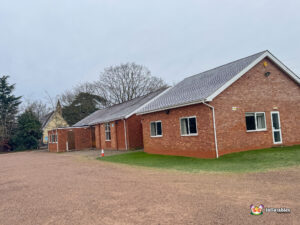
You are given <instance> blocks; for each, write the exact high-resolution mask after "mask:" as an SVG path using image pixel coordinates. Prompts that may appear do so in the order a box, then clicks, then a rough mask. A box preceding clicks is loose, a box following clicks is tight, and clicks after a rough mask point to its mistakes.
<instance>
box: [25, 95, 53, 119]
mask: <svg viewBox="0 0 300 225" xmlns="http://www.w3.org/2000/svg"><path fill="white" fill-rule="evenodd" d="M51 109H52V107H49V106H48V105H47V104H46V103H44V102H43V101H41V100H29V99H25V101H24V102H23V103H22V105H21V112H25V111H26V110H30V111H32V112H33V114H34V115H35V116H36V117H37V118H38V120H39V121H40V122H42V119H43V117H44V116H45V115H47V114H48V113H50V111H51Z"/></svg>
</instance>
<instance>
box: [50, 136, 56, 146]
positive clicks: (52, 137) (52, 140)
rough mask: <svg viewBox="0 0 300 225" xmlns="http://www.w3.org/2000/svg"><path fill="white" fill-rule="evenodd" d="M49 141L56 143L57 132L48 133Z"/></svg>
mask: <svg viewBox="0 0 300 225" xmlns="http://www.w3.org/2000/svg"><path fill="white" fill-rule="evenodd" d="M49 143H52V144H54V143H57V134H51V135H50V140H49Z"/></svg>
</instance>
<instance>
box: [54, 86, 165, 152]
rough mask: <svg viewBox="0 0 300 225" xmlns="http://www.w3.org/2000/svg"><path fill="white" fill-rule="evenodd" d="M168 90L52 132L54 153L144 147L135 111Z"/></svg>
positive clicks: (139, 120)
mask: <svg viewBox="0 0 300 225" xmlns="http://www.w3.org/2000/svg"><path fill="white" fill-rule="evenodd" d="M164 90H165V89H160V90H158V91H155V92H152V93H150V94H148V95H145V96H142V97H138V98H135V99H132V100H130V101H127V102H123V103H121V104H116V105H113V106H111V107H108V108H105V109H101V110H98V111H96V112H94V113H92V114H91V115H89V116H87V117H86V118H84V119H82V120H81V121H79V122H77V123H76V124H74V125H73V127H67V128H61V129H54V130H51V131H49V137H50V139H49V140H50V141H49V144H48V147H49V151H51V152H64V151H68V150H81V149H85V148H97V149H113V150H128V149H139V148H143V134H142V132H143V129H142V123H141V116H137V115H136V111H137V110H139V109H140V108H141V107H143V106H144V105H145V104H147V103H148V102H150V101H151V100H153V99H155V98H156V97H157V96H159V94H161V93H162V92H163V91H164Z"/></svg>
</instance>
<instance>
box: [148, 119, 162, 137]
mask: <svg viewBox="0 0 300 225" xmlns="http://www.w3.org/2000/svg"><path fill="white" fill-rule="evenodd" d="M150 128H151V137H161V136H162V126H161V121H155V122H151V123H150Z"/></svg>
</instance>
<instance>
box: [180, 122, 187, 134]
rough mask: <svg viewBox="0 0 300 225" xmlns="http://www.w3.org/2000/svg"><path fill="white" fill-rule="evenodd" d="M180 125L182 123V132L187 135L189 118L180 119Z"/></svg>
mask: <svg viewBox="0 0 300 225" xmlns="http://www.w3.org/2000/svg"><path fill="white" fill-rule="evenodd" d="M180 125H181V134H183V135H185V134H188V132H187V130H188V120H187V118H183V119H181V120H180Z"/></svg>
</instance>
